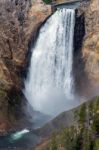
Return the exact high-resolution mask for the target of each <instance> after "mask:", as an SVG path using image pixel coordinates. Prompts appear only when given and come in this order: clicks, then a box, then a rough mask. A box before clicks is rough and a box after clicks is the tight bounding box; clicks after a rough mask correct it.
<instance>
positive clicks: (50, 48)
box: [24, 8, 75, 115]
mask: <svg viewBox="0 0 99 150" xmlns="http://www.w3.org/2000/svg"><path fill="white" fill-rule="evenodd" d="M74 26H75V10H74V9H65V8H63V9H60V10H57V11H56V12H55V13H54V14H53V15H52V16H51V17H50V18H49V19H48V20H47V22H46V23H45V24H44V26H43V27H42V28H41V29H40V33H39V37H38V39H37V42H36V45H35V47H33V48H32V56H31V62H30V67H29V72H28V77H27V79H26V81H25V90H24V94H25V96H26V98H27V100H28V102H29V103H30V105H31V106H32V107H33V109H35V110H37V111H40V112H42V113H45V114H50V115H56V114H59V113H60V112H62V111H64V110H66V109H67V107H68V108H69V107H71V105H74V101H73V100H72V99H73V86H74V84H73V83H74V82H73V74H72V65H73V36H74Z"/></svg>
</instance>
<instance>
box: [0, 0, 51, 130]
mask: <svg viewBox="0 0 99 150" xmlns="http://www.w3.org/2000/svg"><path fill="white" fill-rule="evenodd" d="M50 14H51V7H50V6H48V5H45V4H44V3H43V2H42V1H41V0H28V1H27V0H0V108H2V109H0V128H1V129H2V130H3V127H4V129H5V128H7V127H5V126H6V125H7V124H10V123H11V122H13V120H15V114H14V113H16V111H17V112H18V111H19V110H18V107H21V105H22V98H24V96H23V94H22V92H21V89H22V87H23V79H22V78H23V77H24V73H25V68H26V64H27V57H26V56H27V53H28V45H29V41H30V39H31V38H32V36H34V38H35V35H36V31H37V29H38V27H39V26H40V25H41V24H42V22H43V21H44V20H45V19H46V18H47V17H48V16H49V15H50ZM12 93H13V96H12V97H11V94H12ZM9 121H10V122H9Z"/></svg>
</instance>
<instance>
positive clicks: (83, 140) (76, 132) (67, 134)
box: [45, 97, 99, 150]
mask: <svg viewBox="0 0 99 150" xmlns="http://www.w3.org/2000/svg"><path fill="white" fill-rule="evenodd" d="M77 114H78V115H77ZM76 120H77V122H76V123H75V124H74V125H73V126H71V127H68V128H65V129H62V131H61V132H59V133H56V134H53V135H52V138H51V140H50V142H49V144H48V145H47V146H46V148H45V150H99V97H98V98H96V99H95V100H93V101H91V102H87V103H85V104H83V105H82V106H81V107H80V108H78V109H77V110H76Z"/></svg>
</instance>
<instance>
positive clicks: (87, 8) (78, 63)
mask: <svg viewBox="0 0 99 150" xmlns="http://www.w3.org/2000/svg"><path fill="white" fill-rule="evenodd" d="M98 42H99V1H98V0H83V1H82V2H81V5H80V7H79V8H78V10H77V15H76V26H75V39H74V45H75V53H74V56H75V58H74V62H75V64H74V69H75V78H76V85H77V86H76V88H77V89H76V90H77V91H79V92H80V91H81V92H83V93H84V94H85V95H91V94H98V91H99V88H98V87H99V54H98V53H99V43H98ZM93 91H94V92H93Z"/></svg>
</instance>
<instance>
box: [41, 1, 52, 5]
mask: <svg viewBox="0 0 99 150" xmlns="http://www.w3.org/2000/svg"><path fill="white" fill-rule="evenodd" d="M43 2H44V3H46V4H50V3H51V2H52V0H43Z"/></svg>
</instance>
